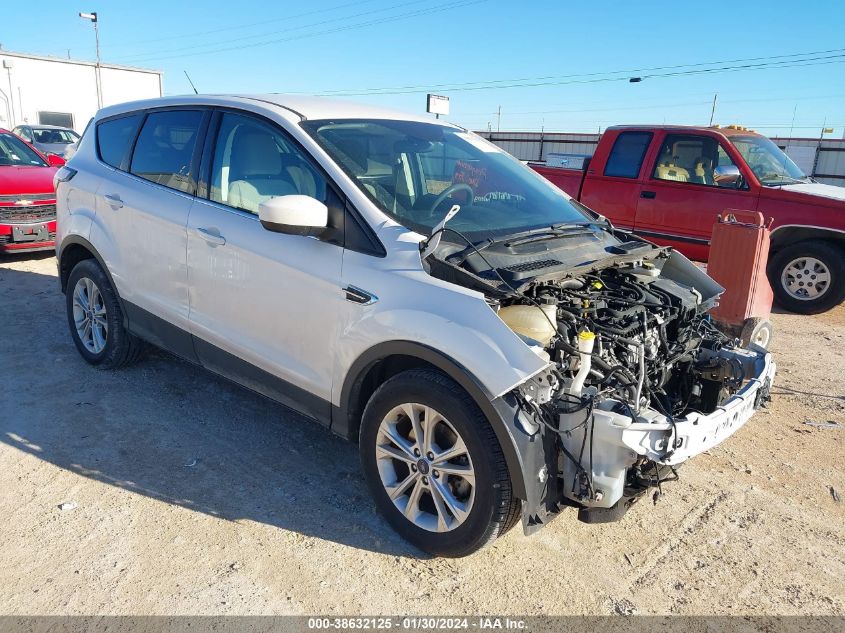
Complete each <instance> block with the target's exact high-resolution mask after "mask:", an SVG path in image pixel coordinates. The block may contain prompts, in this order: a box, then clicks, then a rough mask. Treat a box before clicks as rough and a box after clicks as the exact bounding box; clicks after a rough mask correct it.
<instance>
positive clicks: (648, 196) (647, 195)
mask: <svg viewBox="0 0 845 633" xmlns="http://www.w3.org/2000/svg"><path fill="white" fill-rule="evenodd" d="M656 197H657V192H656V191H640V198H646V199H648V200H653V199H654V198H656Z"/></svg>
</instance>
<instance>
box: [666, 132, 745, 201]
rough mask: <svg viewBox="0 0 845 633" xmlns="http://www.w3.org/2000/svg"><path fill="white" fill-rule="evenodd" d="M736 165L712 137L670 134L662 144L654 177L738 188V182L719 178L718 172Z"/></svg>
mask: <svg viewBox="0 0 845 633" xmlns="http://www.w3.org/2000/svg"><path fill="white" fill-rule="evenodd" d="M717 167H721V168H723V169H724V168H731V167H732V168H734V169H736V165H735V164H734V162H733V161H732V160H731V158H730V156H728V155H727V154H726V153H725V150H724V149H722V147H721V146H720V145H719V142H718V141H717V140H716V139H715V138H712V137H709V136H698V135H693V134H670V135H668V136H667V137H666V139H665V140H664V141H663V145H662V146H661V148H660V155H659V156H658V157H657V164H656V165H655V166H654V178H657V179H658V180H672V181H675V182H691V183H694V184H697V185H707V186H709V187H726V188H736V179H733V180H723V179H719V178H716V177H715V176H716V174H715V171H714V170H715V169H716V168H717Z"/></svg>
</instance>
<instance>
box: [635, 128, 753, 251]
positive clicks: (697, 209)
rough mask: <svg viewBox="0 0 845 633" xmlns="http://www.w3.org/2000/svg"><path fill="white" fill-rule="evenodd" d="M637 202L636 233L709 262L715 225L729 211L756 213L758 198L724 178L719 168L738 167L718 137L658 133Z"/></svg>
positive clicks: (743, 185)
mask: <svg viewBox="0 0 845 633" xmlns="http://www.w3.org/2000/svg"><path fill="white" fill-rule="evenodd" d="M660 135H661V136H660V138H658V139H657V142H658V143H659V144H660V145H659V148H658V151H657V153H656V156H654V157H653V158H652V160H651V164H650V165H648V167H649V171H648V174H647V175H646V177H645V178H644V179H643V185H642V189H641V190H640V194H639V200H638V204H637V214H636V222H635V230H636V232H637V233H638V234H640V235H642V236H643V237H646V238H648V239H650V240H653V241H655V242H656V243H658V244H664V245H669V246H674V247H676V248H677V249H678V250H679V251H681V252H682V253H684V254H685V255H687V256H688V257H690V258H692V259H698V260H706V259H707V253H708V251H709V244H710V235H711V233H712V231H713V224H714V223H715V222H716V217H717V216H718V215H719V214H720V213H724V212H725V211H726V210H727V209H742V210H749V211H753V210H754V209H756V206H757V196H756V194H754V193H753V192H752V191H750V190H749V189H748V187H747V185H745V184H744V183H743V182H742V181H739V182H737V181H721V182H720V179H719V178H718V173H717V171H716V169H717V168H718V167H722V168H731V167H733V168H736V169H739V166H738V165H737V161H735V160H734V159H733V158H732V157H731V154H732V153H733V152H732V148H731V151H730V152H729V151H728V150H727V149H726V148H725V146H723V145H722V144H721V142H720V140H719V138H718V137H716V136H715V135H713V136H711V135H705V134H695V133H675V132H671V131H669V132H662V131H661V132H660Z"/></svg>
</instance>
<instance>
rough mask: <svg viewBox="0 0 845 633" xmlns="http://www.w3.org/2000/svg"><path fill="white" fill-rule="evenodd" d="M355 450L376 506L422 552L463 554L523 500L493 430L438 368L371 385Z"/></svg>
mask: <svg viewBox="0 0 845 633" xmlns="http://www.w3.org/2000/svg"><path fill="white" fill-rule="evenodd" d="M412 416H413V418H415V419H416V424H415V423H414V422H413V421H412ZM415 429H417V430H415ZM418 433H419V434H420V435H419V436H418V435H417V434H418ZM420 438H421V439H420ZM360 453H361V462H362V466H363V471H364V477H365V479H366V481H367V484H368V486H369V488H370V492H371V493H372V495H373V499H374V500H375V503H376V507H377V508H378V510H379V512H380V513H381V514H382V515H383V516H384V518H385V519H386V520H387V522H388V523H390V525H391V526H392V527H393V528H394V529H395V530H396V531H397V532H398V533H399V534H400V535H401V536H402V537H404V538H405V539H406V540H407V541H409V542H410V543H412V544H413V545H414V546H416V547H418V548H419V549H421V550H423V551H425V552H428V553H430V554H433V555H435V556H448V557H460V556H466V555H468V554H471V553H473V552H475V551H477V550H479V549H481V548H483V547H484V546H486V545H488V544H489V543H491V542H492V541H494V540H495V539H496V538H497V537H499V536H501V535H502V534H504V533H505V532H506V531H507V530H508V529H510V528H511V527H513V526H514V525H515V524H516V523H517V521H518V520H519V517H520V515H521V509H522V503H521V501H520V500H519V499H517V498H515V497H514V495H513V490H512V486H511V479H510V474H509V472H508V467H507V464H506V463H505V458H504V455H503V454H502V449H501V446H500V445H499V442H498V440H497V439H496V435H495V433H494V432H493V429H492V428H491V427H490V424H489V423H488V422H487V420H486V418H485V417H484V415H483V414H482V412H481V411H480V410H479V408H478V406H477V405H476V404H475V402H474V401H473V400H472V399H471V398H470V396H469V395H468V394H467V393H466V392H464V391H463V389H461V387H460V386H459V385H457V384H456V383H455V382H454V381H452V380H451V379H449V378H448V377H447V376H445V375H443V374H442V373H440V372H438V371H435V370H431V369H413V370H409V371H405V372H402V373H400V374H397V375H396V376H393V377H392V378H390V379H389V380H387V381H386V382H385V383H384V384H383V385H381V386H380V387H379V388H378V389H377V390H376V392H375V393H374V394H373V396H372V398H370V401H369V403H367V406H366V408H365V410H364V415H363V419H362V422H361V433H360ZM450 453H451V454H452V455H454V456H455V457H452V458H445V459H441V456H446V455H447V454H450ZM447 471H448V472H447ZM457 473H462V474H457ZM470 473H471V474H470ZM470 481H471V482H472V483H470ZM418 487H419V490H418ZM453 509H454V510H456V511H455V512H453Z"/></svg>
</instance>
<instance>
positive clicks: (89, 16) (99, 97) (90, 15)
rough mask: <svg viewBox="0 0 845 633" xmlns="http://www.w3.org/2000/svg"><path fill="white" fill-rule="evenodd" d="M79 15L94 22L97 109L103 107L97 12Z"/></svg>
mask: <svg viewBox="0 0 845 633" xmlns="http://www.w3.org/2000/svg"><path fill="white" fill-rule="evenodd" d="M79 17H80V18H82V19H83V20H90V21H91V22H92V23H93V24H94V42H95V44H96V46H97V65H96V66H95V67H94V70H95V74H96V78H97V109H98V110H99V109H100V108H102V107H103V89H102V84H101V78H100V29H99V26H98V21H97V12H96V11H92V12H91V13H80V14H79Z"/></svg>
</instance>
